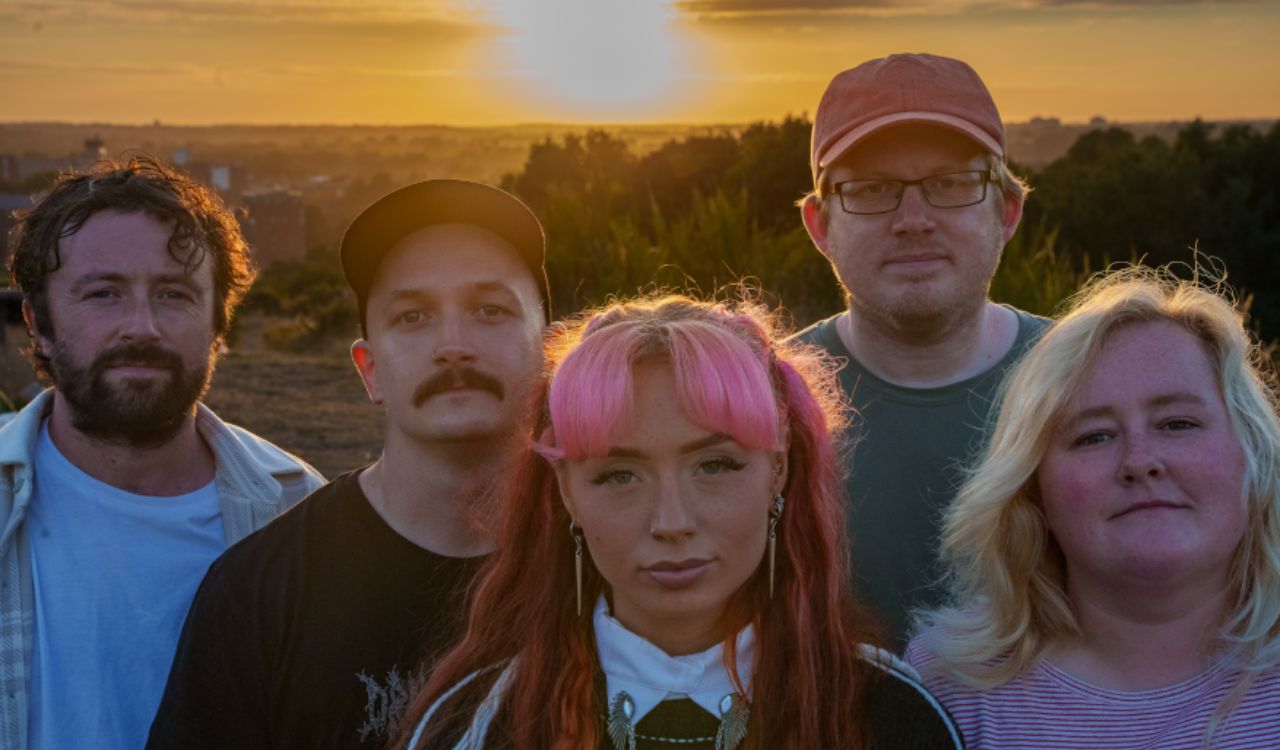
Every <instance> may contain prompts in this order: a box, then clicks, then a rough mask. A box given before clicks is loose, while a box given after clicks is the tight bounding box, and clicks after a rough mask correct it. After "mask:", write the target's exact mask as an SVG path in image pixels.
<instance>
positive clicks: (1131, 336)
mask: <svg viewBox="0 0 1280 750" xmlns="http://www.w3.org/2000/svg"><path fill="white" fill-rule="evenodd" d="M1081 385H1082V387H1081V390H1080V395H1079V396H1078V398H1077V399H1076V405H1077V406H1078V407H1081V408H1087V407H1089V406H1091V405H1096V404H1100V403H1108V402H1116V401H1123V400H1126V399H1145V398H1148V397H1150V396H1153V395H1162V394H1168V393H1175V392H1193V393H1196V394H1197V395H1200V396H1202V397H1206V398H1208V397H1210V396H1215V397H1216V399H1215V400H1220V399H1221V390H1222V389H1221V386H1220V384H1219V378H1218V373H1217V369H1216V366H1215V364H1214V361H1213V360H1212V359H1211V357H1210V353H1209V351H1208V348H1207V347H1206V346H1205V343H1204V342H1203V341H1202V340H1201V339H1199V338H1197V337H1196V336H1194V335H1192V334H1191V332H1190V331H1188V330H1186V329H1185V328H1183V327H1182V326H1180V325H1178V324H1177V323H1174V322H1172V321H1168V320H1159V321H1141V322H1134V323H1126V324H1123V325H1121V326H1120V327H1118V328H1116V329H1114V330H1112V331H1111V332H1110V333H1109V334H1108V335H1107V338H1106V340H1105V341H1104V342H1103V344H1102V348H1101V349H1100V350H1099V351H1098V356H1097V358H1096V359H1095V360H1094V362H1093V364H1092V366H1090V368H1089V370H1088V372H1087V374H1086V375H1085V378H1084V381H1083V383H1082V384H1081Z"/></svg>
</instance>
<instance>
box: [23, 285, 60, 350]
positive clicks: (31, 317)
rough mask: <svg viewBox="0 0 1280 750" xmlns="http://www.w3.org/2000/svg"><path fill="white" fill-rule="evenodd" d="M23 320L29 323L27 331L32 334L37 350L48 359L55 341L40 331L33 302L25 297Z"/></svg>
mask: <svg viewBox="0 0 1280 750" xmlns="http://www.w3.org/2000/svg"><path fill="white" fill-rule="evenodd" d="M22 321H23V322H24V323H26V324H27V333H29V334H30V335H31V340H32V341H34V342H35V347H36V352H37V353H39V354H40V356H42V357H45V358H46V359H47V358H49V352H50V350H51V347H52V346H53V341H51V340H50V339H48V338H47V337H45V336H44V335H43V334H42V333H40V326H39V325H38V324H37V322H36V311H35V310H34V309H33V308H32V307H31V303H30V302H28V301H26V300H25V299H24V300H22Z"/></svg>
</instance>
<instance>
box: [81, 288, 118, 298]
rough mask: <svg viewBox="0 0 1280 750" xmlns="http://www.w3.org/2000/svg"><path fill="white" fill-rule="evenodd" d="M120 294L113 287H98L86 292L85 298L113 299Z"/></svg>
mask: <svg viewBox="0 0 1280 750" xmlns="http://www.w3.org/2000/svg"><path fill="white" fill-rule="evenodd" d="M116 296H118V295H117V294H116V290H115V289H112V288H111V287H99V288H97V289H89V290H86V291H85V293H84V297H83V298H84V299H87V300H88V299H112V298H114V297H116Z"/></svg>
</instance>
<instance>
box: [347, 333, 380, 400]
mask: <svg viewBox="0 0 1280 750" xmlns="http://www.w3.org/2000/svg"><path fill="white" fill-rule="evenodd" d="M351 361H352V362H354V363H355V365H356V371H357V372H359V373H360V381H361V382H362V383H364V390H365V393H368V394H369V400H370V401H372V402H373V403H374V404H376V405H378V406H382V403H383V402H382V391H381V389H380V388H379V387H378V376H377V371H376V368H375V366H374V361H373V352H372V351H370V350H369V342H368V341H365V340H364V339H356V341H355V342H354V343H352V344H351Z"/></svg>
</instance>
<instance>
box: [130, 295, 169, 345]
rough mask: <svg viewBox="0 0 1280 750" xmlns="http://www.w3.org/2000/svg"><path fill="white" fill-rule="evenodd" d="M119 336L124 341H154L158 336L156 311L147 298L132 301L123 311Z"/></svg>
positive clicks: (158, 328)
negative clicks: (124, 311) (123, 315)
mask: <svg viewBox="0 0 1280 750" xmlns="http://www.w3.org/2000/svg"><path fill="white" fill-rule="evenodd" d="M121 337H122V338H124V339H125V340H126V341H155V340H157V339H159V338H160V327H159V325H158V323H157V321H156V313H155V310H154V309H152V307H151V303H150V302H149V301H148V300H140V301H137V302H134V303H133V304H132V306H131V307H130V308H129V309H128V311H127V312H126V313H125V318H124V321H123V322H122V324H121Z"/></svg>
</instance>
